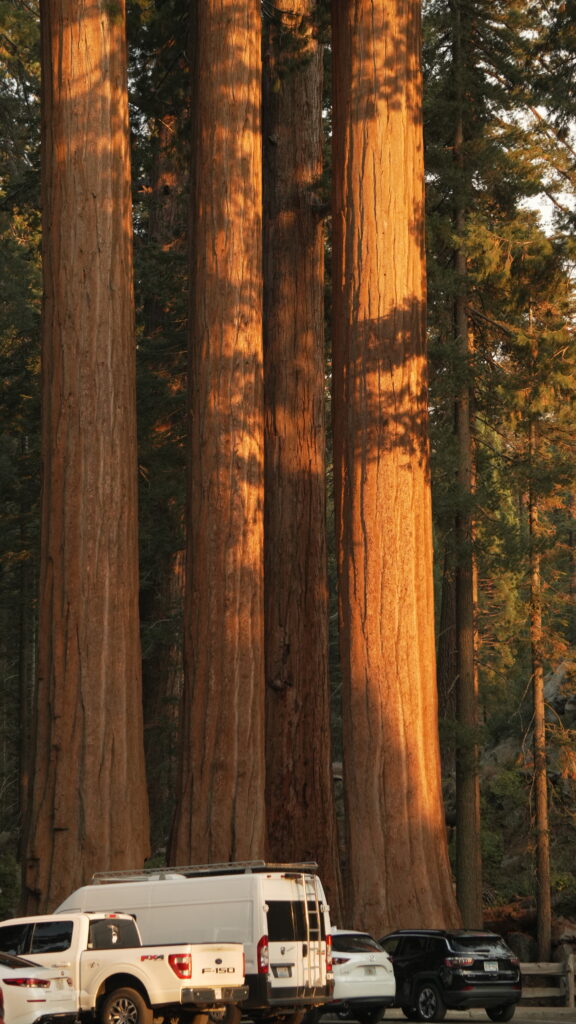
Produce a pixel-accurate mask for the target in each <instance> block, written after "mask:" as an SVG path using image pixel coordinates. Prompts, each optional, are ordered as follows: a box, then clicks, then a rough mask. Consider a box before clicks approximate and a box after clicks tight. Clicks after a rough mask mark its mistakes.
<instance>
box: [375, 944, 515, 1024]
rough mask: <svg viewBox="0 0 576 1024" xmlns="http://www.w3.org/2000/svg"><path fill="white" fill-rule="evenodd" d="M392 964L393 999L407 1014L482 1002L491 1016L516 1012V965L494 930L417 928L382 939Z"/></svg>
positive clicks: (438, 1014) (437, 1013) (436, 1015)
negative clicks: (394, 998) (393, 980)
mask: <svg viewBox="0 0 576 1024" xmlns="http://www.w3.org/2000/svg"><path fill="white" fill-rule="evenodd" d="M380 945H382V946H383V947H384V949H385V950H386V952H387V953H388V955H389V957H390V959H391V960H392V963H393V965H394V974H395V977H396V1005H397V1006H400V1008H401V1009H402V1011H403V1013H404V1016H405V1017H407V1018H408V1020H424V1021H434V1020H442V1019H443V1017H444V1015H445V1013H446V1010H447V1009H450V1010H463V1009H470V1008H472V1007H484V1008H485V1010H486V1013H487V1014H488V1016H489V1017H490V1019H491V1020H495V1021H506V1020H511V1018H512V1017H513V1016H514V1010H515V1008H516V1004H517V1002H518V1001H519V999H520V996H521V994H522V983H521V980H520V965H519V963H518V958H517V957H516V956H514V954H513V952H512V950H511V949H509V948H508V946H507V945H506V943H505V942H504V940H503V939H502V938H501V937H500V936H499V935H494V934H493V933H492V932H474V931H439V930H435V929H434V930H433V929H426V930H422V929H418V930H410V931H408V930H406V931H398V932H392V933H391V934H390V935H385V936H384V938H383V939H380Z"/></svg>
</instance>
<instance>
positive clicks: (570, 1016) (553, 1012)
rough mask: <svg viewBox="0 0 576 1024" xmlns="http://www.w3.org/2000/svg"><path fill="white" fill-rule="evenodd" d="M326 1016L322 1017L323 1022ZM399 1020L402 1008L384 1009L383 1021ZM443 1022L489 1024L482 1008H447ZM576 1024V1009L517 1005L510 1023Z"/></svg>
mask: <svg viewBox="0 0 576 1024" xmlns="http://www.w3.org/2000/svg"><path fill="white" fill-rule="evenodd" d="M327 1020H328V1018H327V1017H324V1018H323V1022H324V1021H327ZM388 1020H401V1021H403V1022H404V1024H408V1021H407V1020H406V1018H405V1016H404V1014H403V1013H402V1010H386V1013H385V1015H384V1022H383V1024H386V1021H388ZM444 1020H445V1024H456V1022H457V1021H459V1020H461V1021H470V1020H474V1021H482V1022H483V1024H491V1022H490V1020H489V1018H488V1016H487V1014H486V1012H485V1011H484V1010H448V1011H447V1013H446V1017H445V1019H444ZM536 1021H538V1024H576V1009H574V1008H572V1007H568V1006H517V1007H516V1013H515V1014H514V1017H513V1018H512V1024H535V1022H536Z"/></svg>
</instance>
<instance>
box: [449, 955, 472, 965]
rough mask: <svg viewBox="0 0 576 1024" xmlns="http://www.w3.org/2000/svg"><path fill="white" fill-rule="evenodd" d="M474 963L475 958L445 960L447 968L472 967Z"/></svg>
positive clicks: (450, 957)
mask: <svg viewBox="0 0 576 1024" xmlns="http://www.w3.org/2000/svg"><path fill="white" fill-rule="evenodd" d="M473 963H474V957H473V956H447V957H446V958H445V960H444V966H445V967H471V966H472V964H473Z"/></svg>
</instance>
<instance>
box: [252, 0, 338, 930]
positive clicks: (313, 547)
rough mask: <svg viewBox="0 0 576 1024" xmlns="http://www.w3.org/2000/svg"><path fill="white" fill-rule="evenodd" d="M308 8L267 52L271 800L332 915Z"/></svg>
mask: <svg viewBox="0 0 576 1024" xmlns="http://www.w3.org/2000/svg"><path fill="white" fill-rule="evenodd" d="M282 8H285V9H284V10H282ZM314 11H315V4H313V3H312V2H311V0H285V2H284V3H283V4H282V5H281V6H280V5H276V12H275V16H274V17H273V18H272V19H271V21H270V22H268V30H267V38H266V45H265V48H264V55H265V56H264V85H265V91H264V125H263V138H264V156H265V160H264V171H265V178H264V195H265V204H264V267H265V292H264V295H265V303H264V313H265V321H264V340H265V349H264V368H265V408H266V433H265V443H266V459H265V466H266V474H265V479H266V500H265V510H266V516H265V552H266V556H265V565H266V572H265V609H266V792H267V800H266V804H267V808H268V815H269V818H268V849H269V855H270V857H271V858H272V859H273V860H277V861H282V860H295V861H302V860H316V861H318V863H319V866H320V870H321V873H322V879H323V882H324V885H325V888H326V891H327V893H328V897H329V900H330V904H331V906H332V909H333V912H334V914H335V915H336V916H337V914H338V908H339V903H340V880H339V876H340V871H339V864H338V840H337V834H336V817H335V810H334V795H333V789H332V758H331V745H330V699H329V689H328V579H327V574H328V568H327V554H326V487H325V461H324V460H325V455H324V452H325V442H326V437H325V429H324V418H325V417H324V287H323V285H324V273H323V268H324V231H323V223H322V216H321V213H320V210H319V200H318V191H319V181H320V176H321V173H322V77H323V76H322V47H320V46H319V45H318V42H317V40H316V38H315V35H314V32H313V25H312V14H313V13H314Z"/></svg>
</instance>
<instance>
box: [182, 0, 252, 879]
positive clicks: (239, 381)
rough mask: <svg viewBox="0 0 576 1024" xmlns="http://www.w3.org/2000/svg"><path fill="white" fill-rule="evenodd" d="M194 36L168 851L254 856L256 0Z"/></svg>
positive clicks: (229, 9) (206, 13)
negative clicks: (176, 712) (185, 423)
mask: <svg viewBox="0 0 576 1024" xmlns="http://www.w3.org/2000/svg"><path fill="white" fill-rule="evenodd" d="M191 11H192V12H193V18H192V21H193V31H194V32H195V38H194V43H195V51H196V52H195V59H194V82H193V102H194V105H195V110H194V125H195V127H194V139H193V150H192V152H193V154H194V159H195V168H194V173H193V183H192V219H191V240H192V244H191V255H190V259H191V268H190V269H191V309H190V364H189V403H190V477H189V500H188V521H187V570H186V584H185V588H186V593H185V624H184V676H185V678H184V701H183V721H182V730H183V746H182V761H181V769H180V785H179V787H178V797H179V799H178V805H177V809H176V815H175V821H174V829H173V836H172V843H171V849H170V858H171V860H172V862H173V863H174V862H176V863H195V862H203V863H209V862H211V863H213V862H215V861H229V860H244V859H247V858H252V857H262V856H263V855H264V850H265V815H264V629H263V617H264V597H263V589H264V572H263V559H264V525H263V520H264V509H263V476H264V462H263V445H264V427H263V383H262V375H263V367H262V269H261V260H262V255H261V231H262V168H261V137H260V103H261V52H260V46H261V29H260V4H259V3H258V0H242V2H238V0H205V2H203V3H201V4H197V3H195V2H193V3H192V4H191Z"/></svg>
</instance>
